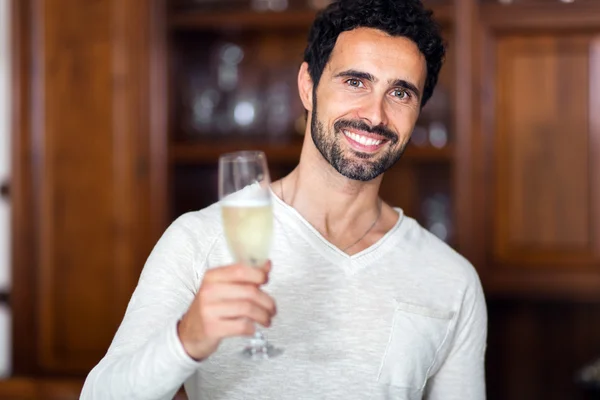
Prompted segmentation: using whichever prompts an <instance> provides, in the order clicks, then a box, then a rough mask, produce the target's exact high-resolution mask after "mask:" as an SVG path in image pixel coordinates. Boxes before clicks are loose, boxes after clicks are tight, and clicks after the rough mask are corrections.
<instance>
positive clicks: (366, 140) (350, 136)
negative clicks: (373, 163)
mask: <svg viewBox="0 0 600 400" xmlns="http://www.w3.org/2000/svg"><path fill="white" fill-rule="evenodd" d="M342 133H343V134H344V136H345V137H346V141H347V142H348V143H349V144H350V147H352V148H353V149H354V150H356V151H359V152H362V153H375V152H376V151H378V150H379V149H381V148H382V147H383V146H384V145H385V144H386V143H387V142H389V140H388V139H386V138H384V137H383V136H379V135H375V134H372V133H367V132H364V131H356V130H349V129H344V130H342Z"/></svg>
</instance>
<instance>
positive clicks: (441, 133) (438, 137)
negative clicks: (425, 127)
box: [429, 121, 448, 149]
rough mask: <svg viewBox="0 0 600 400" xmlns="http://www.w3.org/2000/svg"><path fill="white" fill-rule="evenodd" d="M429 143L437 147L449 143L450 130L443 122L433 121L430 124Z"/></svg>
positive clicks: (439, 147)
mask: <svg viewBox="0 0 600 400" xmlns="http://www.w3.org/2000/svg"><path fill="white" fill-rule="evenodd" d="M429 143H430V144H431V146H433V147H435V148H436V149H441V148H443V147H445V146H446V145H447V144H448V130H447V129H446V125H444V123H443V122H440V121H433V122H431V123H430V124H429Z"/></svg>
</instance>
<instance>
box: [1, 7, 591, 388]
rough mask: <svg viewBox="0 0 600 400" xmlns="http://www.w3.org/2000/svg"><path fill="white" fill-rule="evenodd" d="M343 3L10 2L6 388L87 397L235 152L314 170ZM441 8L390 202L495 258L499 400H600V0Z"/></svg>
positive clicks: (280, 170)
mask: <svg viewBox="0 0 600 400" xmlns="http://www.w3.org/2000/svg"><path fill="white" fill-rule="evenodd" d="M327 3H328V1H327V0H94V1H92V0H0V183H1V195H2V197H1V199H0V377H1V378H2V380H0V398H2V399H54V400H63V399H77V398H78V394H79V391H80V389H81V385H82V383H83V379H84V378H85V376H86V374H87V373H88V372H89V370H90V369H91V368H92V367H93V366H94V365H95V364H96V363H97V362H98V361H99V360H100V358H101V357H102V356H103V355H104V353H105V351H106V349H107V348H108V345H109V344H110V341H111V339H112V337H113V335H114V333H115V331H116V328H117V327H118V324H119V323H120V321H121V319H122V316H123V313H124V311H125V307H126V305H127V302H128V300H129V298H130V296H131V293H132V291H133V289H134V287H135V285H136V282H137V279H138V277H139V273H140V271H141V269H142V267H143V264H144V262H145V260H146V257H147V256H148V254H149V252H150V250H151V249H152V247H153V245H154V243H155V242H156V240H157V239H158V238H159V237H160V235H161V234H162V232H163V231H164V229H165V228H166V227H167V226H168V224H169V223H170V222H171V221H172V220H173V219H175V218H176V217H177V216H178V215H180V214H182V213H184V212H186V211H189V210H195V209H199V208H202V207H204V206H206V205H208V204H210V203H212V202H214V201H215V200H216V190H217V182H216V172H217V169H216V161H217V158H218V155H219V154H221V153H224V152H229V151H234V150H239V149H261V150H264V151H265V152H266V153H267V157H268V160H269V162H270V167H271V169H272V170H271V173H272V176H273V178H274V179H277V178H278V177H281V176H282V175H284V174H286V173H287V172H289V171H291V169H292V168H293V167H294V166H295V165H296V163H297V161H298V157H299V154H300V148H301V141H302V135H303V133H304V112H303V109H302V106H301V104H300V102H299V99H298V95H297V88H296V74H297V69H298V67H299V65H300V62H301V60H302V52H303V49H304V46H305V42H306V36H307V32H308V28H309V26H310V24H311V21H312V20H313V18H314V15H315V13H316V12H317V10H319V9H320V8H322V7H324V6H325V5H326V4H327ZM425 3H426V5H427V6H428V7H429V8H431V9H433V11H434V16H435V18H436V19H437V20H438V21H439V23H440V25H441V26H442V28H443V31H444V35H445V38H446V40H447V42H448V45H449V54H448V58H447V62H446V65H445V67H444V68H443V71H442V74H441V78H440V82H439V84H438V86H437V88H436V91H435V94H434V96H433V98H432V99H431V101H430V102H429V104H428V105H427V106H426V107H425V108H424V109H423V112H422V115H421V117H420V119H419V121H418V123H417V126H416V128H415V131H414V133H413V137H412V140H411V143H410V145H409V148H408V150H407V151H406V153H405V155H404V157H403V159H402V160H401V161H400V162H399V163H398V164H397V165H396V166H395V167H394V168H393V169H392V170H391V171H389V173H387V174H386V177H385V179H384V184H383V187H382V196H383V197H384V198H385V199H386V200H387V201H389V202H390V203H392V204H394V205H396V206H400V207H402V208H403V209H404V210H405V212H406V213H407V214H408V215H410V216H413V217H415V218H417V219H418V220H419V221H420V222H421V223H422V224H423V225H424V226H425V227H426V228H427V229H429V230H430V231H432V232H433V233H434V234H435V235H437V236H438V237H440V238H441V239H442V240H445V241H446V242H448V243H449V244H450V245H451V246H453V247H454V248H456V249H457V250H458V251H459V252H461V253H462V254H463V255H465V256H466V257H467V258H468V259H469V260H470V261H471V262H472V263H473V264H474V265H475V267H476V268H477V270H478V272H479V274H480V277H481V279H482V282H483V285H484V289H485V292H486V297H487V304H488V312H489V341H488V352H487V365H486V373H487V384H488V399H490V400H535V399H543V400H583V399H600V394H598V392H595V391H594V390H595V388H599V387H600V383H598V382H600V362H598V361H597V360H599V359H600V0H426V1H425ZM180 398H182V399H183V398H185V397H184V395H183V394H181V395H180ZM465 400H468V399H465Z"/></svg>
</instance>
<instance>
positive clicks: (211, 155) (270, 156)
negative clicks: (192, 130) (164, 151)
mask: <svg viewBox="0 0 600 400" xmlns="http://www.w3.org/2000/svg"><path fill="white" fill-rule="evenodd" d="M301 149H302V142H301V141H300V140H297V141H293V142H260V141H258V140H248V139H235V140H234V139H232V140H230V141H229V142H225V141H224V140H204V141H194V142H181V143H175V144H173V145H171V149H170V152H169V159H170V161H171V163H173V164H216V163H217V161H218V160H219V156H220V155H221V154H225V153H231V152H234V151H240V150H261V151H264V152H265V154H266V155H267V160H268V161H269V162H270V163H276V164H295V163H297V162H298V160H299V159H300V150H301Z"/></svg>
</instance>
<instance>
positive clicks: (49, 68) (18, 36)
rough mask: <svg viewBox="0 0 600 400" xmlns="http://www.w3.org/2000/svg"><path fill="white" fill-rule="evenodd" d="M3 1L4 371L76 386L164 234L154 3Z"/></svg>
mask: <svg viewBox="0 0 600 400" xmlns="http://www.w3.org/2000/svg"><path fill="white" fill-rule="evenodd" d="M12 4H13V7H14V16H15V18H13V20H14V21H15V28H14V32H15V42H16V46H15V60H16V62H15V68H14V72H15V77H16V79H15V87H14V93H15V104H16V113H15V116H16V118H15V140H14V142H15V151H14V155H15V157H14V177H13V182H14V185H15V191H14V196H13V200H14V205H13V207H14V208H13V209H14V224H13V237H14V238H15V241H14V273H13V275H14V277H13V279H14V291H13V299H14V302H13V304H12V306H13V315H14V326H15V330H14V344H15V346H14V369H15V373H17V374H42V373H43V374H47V373H69V374H79V375H84V374H86V373H87V372H88V371H89V370H90V369H91V367H92V366H93V365H94V364H95V363H96V362H98V360H99V359H100V358H101V357H102V356H103V354H104V353H105V352H106V349H107V348H108V345H109V344H110V341H111V339H112V337H113V335H114V333H115V330H116V328H117V326H118V323H119V322H120V320H121V318H122V316H123V313H124V311H125V306H126V304H127V301H128V299H129V297H130V295H131V292H132V290H133V287H134V286H135V284H136V281H137V278H138V276H139V272H140V270H141V267H142V265H143V262H144V260H145V258H146V256H147V255H148V252H149V250H150V248H151V246H152V244H153V243H154V241H155V240H156V238H157V236H158V234H159V232H160V231H161V230H162V229H163V224H164V221H163V220H162V219H161V216H162V215H163V210H164V206H163V204H162V203H163V200H162V197H163V196H164V191H163V193H161V190H162V189H164V187H163V185H162V184H161V182H162V181H161V176H162V174H163V173H164V166H161V165H160V164H161V148H160V147H161V143H160V140H161V139H160V134H159V133H160V132H159V131H160V127H161V126H162V122H161V121H160V120H152V119H151V115H152V112H151V110H150V108H151V107H152V104H151V103H150V100H149V99H150V98H152V97H153V96H157V93H154V92H153V90H154V89H153V88H154V86H152V85H150V82H151V80H152V76H153V75H152V74H153V70H152V69H151V68H154V67H150V65H155V64H152V63H151V62H150V61H151V57H152V55H153V53H152V52H150V50H149V49H150V45H149V43H151V42H152V35H151V34H150V29H149V26H150V24H149V23H150V19H151V18H150V16H151V13H150V4H153V2H147V1H143V0H139V1H138V0H127V1H123V0H110V1H75V2H73V1H70V0H37V1H21V0H19V1H13V3H12ZM162 98H164V96H162ZM158 114H160V113H158ZM152 118H156V115H152ZM151 121H153V122H155V123H152V124H151V123H150V122H151ZM163 148H164V147H163ZM151 159H152V163H151V162H150V160H151ZM161 170H162V172H161Z"/></svg>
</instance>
